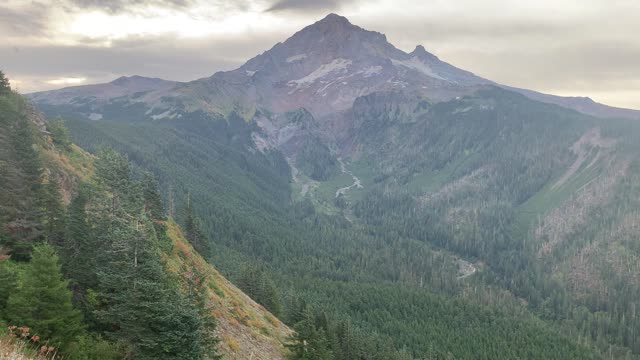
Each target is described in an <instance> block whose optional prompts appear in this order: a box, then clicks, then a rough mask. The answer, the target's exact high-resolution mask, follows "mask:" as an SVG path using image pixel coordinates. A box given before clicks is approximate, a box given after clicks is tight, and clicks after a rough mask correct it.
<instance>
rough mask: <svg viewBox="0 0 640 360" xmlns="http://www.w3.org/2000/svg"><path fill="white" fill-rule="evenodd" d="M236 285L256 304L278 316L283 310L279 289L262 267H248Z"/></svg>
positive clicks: (242, 272) (243, 270)
mask: <svg viewBox="0 0 640 360" xmlns="http://www.w3.org/2000/svg"><path fill="white" fill-rule="evenodd" d="M236 285H237V286H238V287H239V288H240V289H241V290H242V291H243V292H244V293H245V294H247V295H249V297H251V298H252V299H253V300H254V301H255V302H257V303H258V304H260V305H262V306H264V307H265V308H266V309H267V310H269V311H270V312H271V313H272V314H274V315H276V316H278V315H279V314H280V312H281V310H282V304H281V302H280V294H279V292H278V289H277V287H276V285H275V283H274V282H273V280H272V279H271V277H270V276H269V274H268V273H267V272H266V271H265V270H264V268H263V267H262V266H255V265H246V266H245V267H244V268H243V269H242V271H241V273H240V276H239V277H238V280H237V281H236Z"/></svg>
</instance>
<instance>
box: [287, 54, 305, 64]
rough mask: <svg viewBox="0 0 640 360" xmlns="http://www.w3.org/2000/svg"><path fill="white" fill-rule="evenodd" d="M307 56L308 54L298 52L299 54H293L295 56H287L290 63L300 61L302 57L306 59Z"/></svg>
mask: <svg viewBox="0 0 640 360" xmlns="http://www.w3.org/2000/svg"><path fill="white" fill-rule="evenodd" d="M306 58H307V54H298V55H293V56H289V57H288V58H287V62H288V63H292V62H294V61H300V60H302V59H306Z"/></svg>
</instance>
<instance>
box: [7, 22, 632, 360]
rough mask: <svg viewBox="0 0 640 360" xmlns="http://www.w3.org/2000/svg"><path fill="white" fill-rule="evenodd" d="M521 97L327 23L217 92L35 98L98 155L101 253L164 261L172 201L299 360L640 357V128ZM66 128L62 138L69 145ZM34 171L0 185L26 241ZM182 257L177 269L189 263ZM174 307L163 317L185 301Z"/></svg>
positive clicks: (25, 247)
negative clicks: (160, 255)
mask: <svg viewBox="0 0 640 360" xmlns="http://www.w3.org/2000/svg"><path fill="white" fill-rule="evenodd" d="M127 84H128V85H127ZM126 86H129V87H130V88H127V87H126ZM141 86H145V88H144V89H145V90H144V91H139V92H133V89H138V88H140V87H141ZM101 88H106V89H111V90H110V91H108V92H100V91H99V89H101ZM113 89H117V90H118V91H113ZM85 90H86V91H85ZM521 92H523V93H525V95H526V94H529V97H527V96H524V95H522V94H520V93H517V92H513V91H510V90H507V89H505V87H501V86H499V85H497V84H495V83H493V82H491V81H489V80H486V79H482V78H480V77H477V76H475V75H473V74H471V73H469V72H466V71H464V70H461V69H457V68H455V67H453V66H452V65H450V64H447V63H445V62H443V61H441V60H440V59H438V58H437V57H436V56H435V55H433V54H430V53H428V52H427V51H426V50H425V49H424V48H422V47H421V46H419V47H417V48H416V49H415V50H414V51H413V52H411V53H405V52H404V51H401V50H399V49H397V48H395V47H394V46H393V45H392V44H390V43H388V42H387V40H386V37H385V36H384V35H383V34H380V33H377V32H372V31H367V30H364V29H362V28H359V27H357V26H355V25H352V24H351V23H349V22H348V20H347V19H346V18H342V17H340V16H337V15H333V14H332V15H329V16H327V17H326V18H325V19H323V20H321V21H319V22H317V23H316V24H313V25H311V26H309V27H306V28H304V29H302V30H301V31H299V32H297V33H296V34H294V35H293V36H292V37H291V38H289V39H288V40H286V41H285V42H282V43H278V44H276V45H275V46H274V47H273V48H272V49H270V50H269V51H267V52H265V53H263V54H261V55H258V56H256V57H255V58H253V59H251V60H249V61H248V62H247V63H246V64H244V65H243V66H241V67H240V68H238V69H235V70H232V71H227V72H218V73H216V74H214V75H213V76H211V77H208V78H204V79H198V80H194V81H191V82H188V83H179V84H167V83H166V82H158V81H152V79H144V78H139V77H138V78H128V79H125V80H122V79H119V80H116V81H114V82H112V83H109V84H103V85H100V86H92V87H74V88H69V89H63V90H60V91H51V92H44V93H37V94H33V95H31V98H32V99H34V101H35V102H36V103H37V105H38V106H39V108H40V109H42V110H43V111H44V112H45V113H46V114H48V115H49V117H51V118H56V117H57V116H62V117H64V118H65V123H66V126H68V128H69V132H70V135H71V137H72V138H73V141H74V142H75V143H76V144H78V145H79V146H80V147H82V148H83V149H85V150H87V151H88V152H90V153H92V154H94V155H95V156H97V160H95V165H90V166H89V167H88V169H94V168H95V171H93V170H92V171H86V172H85V173H91V172H95V175H93V177H91V179H92V180H91V179H90V180H86V179H85V181H84V182H85V183H88V184H89V185H91V186H84V187H79V189H84V188H85V187H86V188H87V190H86V191H87V193H86V195H83V196H84V199H86V200H83V201H86V204H87V205H86V206H85V207H84V208H85V209H86V211H87V212H88V213H92V214H93V213H95V219H94V220H92V221H95V222H93V223H91V226H90V227H89V228H88V230H87V231H97V232H96V233H97V234H99V235H101V236H104V237H105V240H104V243H100V244H103V245H101V246H105V247H104V248H100V247H97V246H91V249H89V250H88V251H89V252H88V253H89V254H92V253H95V252H96V249H97V250H99V251H97V253H98V254H100V256H103V257H105V260H108V259H109V256H110V255H109V254H113V253H115V252H117V249H118V248H117V247H118V246H123V245H122V243H121V242H119V240H118V239H121V234H122V233H130V234H132V235H135V238H140V239H145V240H140V242H139V244H140V246H142V248H145V249H147V250H145V251H143V252H142V254H143V255H144V254H146V253H148V252H149V251H155V250H153V249H155V247H157V248H158V249H159V250H158V251H165V250H163V249H165V248H164V246H168V242H166V239H167V237H166V236H164V235H166V234H167V231H166V229H167V227H168V229H170V230H172V229H174V227H173V226H174V225H173V223H171V222H166V221H165V220H164V217H163V216H160V215H161V214H164V212H162V211H159V210H157V209H160V205H161V204H162V205H164V206H165V208H166V209H167V211H166V213H168V214H169V215H170V216H171V217H173V218H175V219H177V222H178V223H180V224H181V225H182V226H183V229H184V230H185V239H186V240H187V241H188V242H189V243H190V244H191V246H193V248H194V249H195V250H196V251H197V252H199V253H200V254H201V255H202V257H203V258H204V259H206V260H207V261H208V262H210V263H213V264H215V265H216V267H217V268H218V269H220V271H221V273H222V274H223V275H224V276H226V277H227V278H229V279H230V280H232V281H233V282H234V283H235V284H237V286H238V287H239V288H240V289H241V290H242V291H244V292H245V293H246V294H247V295H248V296H250V297H251V298H253V299H254V300H255V301H257V302H258V303H259V304H261V306H264V307H265V308H266V309H267V310H269V311H270V312H271V313H272V314H274V315H276V316H278V317H279V318H280V319H281V320H282V321H283V322H284V323H285V324H287V325H288V326H290V327H291V328H293V330H295V333H292V335H291V336H290V337H289V338H288V340H286V347H287V348H288V349H289V350H288V351H289V355H290V357H291V358H293V359H354V358H361V359H422V358H428V359H430V358H435V359H447V358H454V359H478V358H482V359H500V358H504V359H513V358H532V359H589V358H594V359H595V358H611V359H614V358H615V359H637V358H640V342H639V341H638V339H639V337H638V334H640V319H639V318H638V316H637V313H636V306H637V299H638V295H640V282H639V281H638V279H639V278H640V268H639V267H638V266H637V263H638V261H637V260H638V259H639V258H640V253H639V251H640V247H638V234H639V232H638V231H639V229H638V223H639V221H638V219H639V218H638V216H639V215H640V214H639V213H638V210H637V208H638V204H639V203H638V201H639V200H640V192H639V190H640V189H638V186H637V181H638V179H639V177H640V164H639V163H638V162H639V161H640V160H639V159H640V156H638V155H640V147H639V146H638V144H640V141H638V140H640V125H638V124H639V123H638V122H634V121H632V120H624V119H605V118H598V117H594V116H591V115H586V113H597V114H600V113H601V112H599V111H585V112H584V113H581V112H578V111H575V110H572V109H571V106H567V107H562V106H558V105H553V104H550V103H554V102H555V103H558V102H559V103H564V102H563V101H560V100H559V98H556V97H553V99H552V100H553V101H551V100H550V101H548V102H550V103H545V102H538V101H535V100H532V99H531V98H532V96H530V95H531V94H530V93H528V92H527V91H521ZM113 94H115V95H113ZM112 95H113V96H112ZM538 95H540V94H538ZM533 97H534V98H535V96H533ZM565 100H566V99H565ZM594 106H595V105H594ZM596 107H598V106H596ZM593 109H594V108H591V110H593ZM623 112H624V113H625V114H627V115H628V117H629V118H632V117H633V114H635V112H634V111H631V110H629V111H623ZM615 113H620V112H615ZM56 124H57V125H56ZM59 124H61V123H60V122H50V123H49V124H48V125H47V126H48V127H54V126H56V128H57V130H56V131H53V129H50V132H51V135H52V139H53V140H52V141H53V143H54V144H56V142H58V143H63V144H64V143H67V144H68V143H69V141H68V140H56V139H60V138H64V134H65V131H64V130H63V129H64V127H62V126H59ZM18 129H19V127H16V130H15V131H16V135H15V137H17V136H23V135H21V133H20V132H18ZM56 133H58V134H61V135H55V134H56ZM61 136H62V137H61ZM12 138H14V137H7V140H6V141H9V140H10V139H12ZM55 146H58V145H55ZM23 148H24V146H23ZM109 148H111V149H115V151H117V152H119V153H122V154H125V155H126V157H127V158H128V159H130V160H131V164H129V163H128V162H127V161H125V160H124V158H123V157H122V156H120V155H118V153H115V152H113V151H105V150H104V149H109ZM23 150H24V151H23ZM23 150H21V151H20V154H23V153H24V154H26V155H20V156H31V155H28V154H29V151H28V149H23ZM69 151H80V150H79V149H77V148H75V147H73V146H71V150H69ZM79 153H82V152H79ZM11 154H13V153H11ZM83 156H85V155H83ZM33 157H34V156H31V157H25V158H24V159H30V158H33ZM12 159H13V158H11V159H9V158H8V159H7V160H6V161H15V160H12ZM21 161H22V160H21ZM25 161H26V162H25V164H29V163H31V162H30V160H29V161H27V160H25ZM90 163H93V162H90ZM36 168H37V166H28V165H25V166H23V167H21V168H20V169H22V170H20V171H21V172H20V174H22V175H20V176H22V177H24V178H25V179H31V180H27V181H23V180H22V178H15V179H13V178H11V177H10V176H14V175H10V176H9V175H7V176H9V177H7V179H8V180H7V181H14V183H15V186H17V187H18V189H21V190H20V191H22V193H21V194H22V195H20V197H19V198H18V199H22V200H20V201H21V202H20V203H19V204H17V205H15V206H14V207H16V208H19V209H22V208H24V210H20V211H23V212H24V216H23V218H24V219H25V221H24V222H23V223H27V224H28V223H35V224H40V223H41V222H40V221H39V220H38V221H34V220H32V217H33V216H35V215H32V212H29V210H28V209H30V206H31V205H29V204H32V203H34V202H35V201H36V200H35V199H34V198H33V196H31V195H30V194H32V192H30V191H28V190H27V188H26V187H28V186H36V185H33V184H36V183H38V181H36V180H34V179H36V178H39V176H40V175H39V173H38V172H37V171H36V170H35V169H36ZM143 169H144V170H149V171H150V172H152V173H153V176H150V175H144V176H143V175H142V172H143ZM12 174H13V173H12ZM16 174H17V173H16ZM29 174H31V175H29ZM15 176H18V175H15ZM154 177H155V178H157V179H158V187H157V188H156V187H155V185H153V184H154V182H153V181H151V179H152V178H154ZM30 184H31V185H30ZM39 186H40V185H37V186H36V188H38V187H39ZM78 194H80V195H82V194H85V193H83V192H79V193H78ZM71 195H72V196H71V197H70V199H71V205H70V208H69V211H70V210H71V209H72V208H73V204H74V199H76V200H75V201H79V200H77V199H78V195H76V194H75V193H74V194H71ZM5 196H9V195H5ZM80 199H83V197H81V198H80ZM151 200H152V202H149V201H151ZM20 206H22V207H20ZM154 209H156V210H154ZM105 213H107V214H110V216H107V217H105V215H104V214H105ZM154 214H155V215H154ZM7 224H9V225H8V226H5V228H7V229H9V230H11V229H12V225H11V224H12V223H9V222H7ZM45 224H48V223H45ZM52 224H53V223H52ZM66 226H68V225H66ZM57 228H58V227H56V226H53V225H51V226H48V227H46V228H45V227H43V228H42V229H39V228H38V229H31V228H26V230H24V231H23V232H22V234H24V235H23V236H22V237H16V236H13V237H8V238H7V240H6V242H7V244H10V246H11V248H12V249H15V250H14V252H15V255H12V256H15V259H16V260H22V261H24V260H27V259H28V257H29V254H30V253H31V252H30V245H31V242H32V241H33V239H36V238H38V236H44V235H39V234H41V233H43V232H44V231H45V230H46V229H51V230H50V231H54V229H57ZM134 228H135V229H134ZM113 229H115V230H117V231H116V232H113V231H112V230H113ZM170 232H171V231H170ZM60 233H61V234H67V233H70V231H69V230H64V231H61V232H60ZM140 234H142V235H144V236H142V235H140ZM138 235H140V236H138ZM169 238H172V237H171V236H169ZM154 239H155V240H154ZM172 239H174V241H173V243H174V246H175V248H176V249H178V250H180V246H182V245H179V244H182V243H183V242H180V241H176V240H175V239H176V237H173V238H172ZM109 244H113V245H109ZM136 244H138V242H136ZM149 244H150V245H149ZM154 244H155V245H154ZM94 245H95V244H94ZM109 246H111V247H109ZM113 246H115V247H116V248H113ZM148 246H152V247H150V248H149V247H148ZM154 246H155V247H154ZM127 249H129V248H127V247H124V248H123V250H122V251H130V250H127ZM135 249H138V248H137V247H135V248H134V250H135ZM149 249H152V250H149ZM61 251H62V250H61ZM118 251H119V250H118ZM134 253H135V251H134ZM173 254H176V252H175V251H174V252H173ZM177 254H178V257H175V256H174V258H173V261H167V264H169V265H173V266H175V265H176V264H178V265H179V266H178V267H181V266H183V265H181V264H182V263H181V261H182V260H178V258H180V259H185V258H189V257H190V256H191V255H188V254H192V250H191V248H188V249H187V250H184V251H183V250H180V251H179V252H178V253H177ZM180 254H182V255H180ZM165 255H166V254H165ZM61 258H62V260H63V261H62V270H63V271H65V269H66V268H69V265H65V262H64V259H65V257H64V252H62V253H61ZM96 262H100V263H103V264H104V263H105V262H103V261H102V260H101V259H100V258H96ZM106 263H108V262H106ZM195 263H200V262H199V261H197V262H195ZM83 264H84V263H83ZM154 264H155V263H154ZM65 266H66V267H65ZM154 266H155V265H154ZM70 268H71V269H73V268H74V266H73V265H71V267H70ZM170 268H171V266H170ZM174 270H175V269H174ZM146 273H147V272H145V274H146ZM150 273H153V274H155V273H154V272H152V271H151V270H150ZM170 273H171V272H170ZM82 274H92V273H91V272H82ZM96 274H97V279H93V280H92V281H93V282H92V283H91V284H92V285H91V286H96V285H95V284H98V285H97V289H94V290H95V291H96V296H97V299H99V301H104V302H106V304H107V305H108V304H109V301H111V302H116V303H118V302H119V301H124V300H122V299H120V298H119V297H117V296H114V295H112V294H111V293H112V292H111V290H109V292H108V297H107V298H104V299H103V300H100V294H101V292H100V291H101V290H100V284H101V283H102V284H113V289H114V291H115V293H116V294H117V291H116V290H118V289H120V288H118V287H117V284H118V282H117V281H115V280H114V279H117V276H124V275H118V274H119V273H118V272H114V271H110V269H97V272H96ZM154 276H155V275H154ZM167 277H168V278H169V279H172V277H171V276H169V275H167ZM72 279H73V277H72ZM153 279H154V281H157V282H160V283H164V280H163V279H160V278H155V277H154V278H153ZM187 280H188V279H186V278H184V277H182V278H180V277H179V280H178V282H180V283H181V284H182V288H183V289H184V287H185V283H187V284H188V281H187ZM91 286H89V285H86V284H85V285H82V284H81V285H80V287H79V289H80V294H84V293H83V291H84V292H87V293H88V290H87V288H91V289H93V287H91ZM187 288H188V286H187ZM211 289H213V291H214V293H215V292H216V290H215V287H212V288H209V289H208V290H211ZM120 290H121V289H120ZM102 291H103V293H102V294H103V296H104V291H105V290H104V289H102ZM135 293H136V292H133V294H135ZM180 294H182V297H180V296H177V295H175V294H174V295H171V296H169V295H167V296H168V297H167V298H162V297H158V299H160V300H161V299H165V300H163V301H166V302H169V303H171V304H175V303H177V302H179V301H187V303H188V302H189V300H190V297H189V296H185V294H184V291H183V292H181V293H180ZM187 294H190V292H187ZM218 295H219V294H218ZM220 297H222V296H221V295H220ZM85 298H86V296H85V297H84V298H82V297H81V299H85ZM214 298H215V297H214ZM225 301H226V300H225ZM98 304H99V307H100V309H101V310H102V309H103V307H102V303H101V302H99V303H98ZM197 304H198V301H196V305H197ZM227 304H231V305H233V302H230V303H227ZM163 306H164V305H163ZM194 306H195V305H194ZM104 309H105V310H104V311H105V312H106V313H107V314H108V313H109V310H110V309H111V308H110V307H109V306H106V307H105V308H104ZM184 309H185V311H188V310H189V309H190V308H189V307H186V308H184ZM197 312H198V311H197V306H196V313H197ZM99 313H100V312H99ZM234 313H235V314H236V315H238V314H242V313H243V312H241V311H235V310H234ZM85 314H86V310H85ZM92 314H93V313H92ZM121 314H122V313H116V314H114V315H111V316H117V315H121ZM85 316H86V315H85ZM96 316H97V315H96ZM184 316H185V318H184V319H185V320H188V319H191V318H189V317H188V316H189V314H187V313H185V314H184ZM223 318H225V317H223ZM107 319H109V320H108V321H110V322H107V323H106V324H113V322H114V321H116V320H117V318H115V320H114V318H107ZM225 319H226V320H224V321H223V320H220V324H221V325H222V324H225V326H228V325H229V324H231V325H233V324H234V323H233V319H232V320H229V319H230V318H229V317H226V318H225ZM240 319H245V320H246V321H244V322H243V321H241V320H240ZM240 319H238V318H237V317H236V318H235V320H236V321H239V322H240V323H242V324H244V325H249V326H252V325H251V324H254V325H256V326H257V327H258V328H261V325H259V324H255V321H258V320H259V319H255V318H251V316H250V315H249V317H248V318H247V317H244V316H240ZM104 321H105V320H103V319H102V318H100V317H96V318H95V325H91V326H102V328H99V329H102V330H94V331H104V334H105V339H106V340H107V341H111V342H113V341H120V342H124V343H125V344H137V343H139V341H137V339H131V338H119V337H118V332H117V331H115V332H114V331H112V330H113V329H110V330H109V331H107V330H106V329H105V326H107V325H105V322H104ZM201 321H202V319H201ZM268 322H269V321H268ZM276 324H277V323H276ZM272 325H274V324H272ZM274 326H275V325H274ZM254 328H255V327H254ZM89 329H92V328H91V327H89ZM262 333H263V335H268V334H273V332H272V330H269V329H267V330H265V331H263V332H262ZM286 333H287V331H282V332H279V333H278V334H279V335H278V338H281V335H282V334H286ZM101 334H102V333H101ZM222 340H223V343H224V344H226V345H222V343H221V345H220V347H219V348H220V349H227V348H230V349H233V345H232V343H231V342H225V341H224V338H223V339H222ZM193 341H194V344H201V341H202V340H201V339H196V338H194V339H193ZM198 341H200V343H198ZM110 344H113V343H110ZM127 351H141V350H138V349H135V348H132V349H128V350H127ZM240 353H241V354H246V353H244V352H240ZM190 356H191V355H190Z"/></svg>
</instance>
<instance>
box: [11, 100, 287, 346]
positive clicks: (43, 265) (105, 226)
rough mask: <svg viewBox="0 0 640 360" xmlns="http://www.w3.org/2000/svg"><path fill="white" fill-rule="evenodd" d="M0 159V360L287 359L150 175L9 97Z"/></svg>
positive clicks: (255, 309)
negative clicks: (89, 147)
mask: <svg viewBox="0 0 640 360" xmlns="http://www.w3.org/2000/svg"><path fill="white" fill-rule="evenodd" d="M0 156H1V161H0V164H1V167H0V176H1V179H2V184H3V186H2V188H1V189H0V199H2V202H1V204H2V207H1V208H0V210H1V211H0V240H1V242H0V325H3V326H2V327H3V330H2V331H3V333H4V331H5V329H8V331H9V332H8V333H7V334H6V335H2V336H1V337H0V339H1V340H0V341H1V343H2V352H3V354H2V356H25V357H26V356H29V357H30V356H32V355H31V354H33V356H34V357H36V356H44V357H46V358H49V357H52V356H54V354H56V355H57V357H64V358H68V359H76V358H77V359H119V358H123V357H127V358H136V359H145V358H148V359H178V358H190V359H196V358H217V357H218V356H219V354H224V355H227V357H228V358H237V359H244V358H247V357H252V356H253V358H255V359H277V358H284V354H285V353H286V350H285V348H284V346H283V343H284V342H285V341H286V339H287V337H288V336H289V335H290V333H291V330H289V329H288V328H287V327H286V326H285V325H283V324H282V323H281V322H280V321H279V320H278V319H277V318H275V317H274V316H273V315H271V314H270V313H269V312H268V311H267V310H265V309H264V308H263V307H261V306H259V305H257V304H256V303H255V302H253V300H251V299H250V298H249V297H248V296H246V295H245V294H243V293H242V291H240V290H238V289H237V288H236V287H234V286H233V285H232V284H231V283H229V282H228V281H227V280H226V279H225V278H224V277H222V276H221V275H220V274H219V273H218V272H217V271H216V270H215V269H214V268H213V267H212V266H211V265H210V264H208V263H206V262H205V261H204V260H203V259H202V258H201V257H200V256H199V255H198V254H197V253H196V252H195V251H194V250H193V248H192V247H191V245H190V244H189V243H188V242H187V240H186V239H185V236H183V233H182V230H181V229H180V228H179V226H178V225H176V224H175V222H173V221H172V220H168V219H167V218H166V215H165V210H164V207H163V205H162V202H161V197H160V190H159V188H158V187H157V182H156V181H155V179H154V178H153V177H152V176H151V175H150V174H149V173H144V172H141V171H138V170H133V169H132V168H131V166H130V163H129V161H128V160H127V159H126V158H125V157H124V156H122V155H120V154H118V153H116V152H114V151H112V150H104V151H103V152H102V153H101V154H100V155H99V156H98V157H94V156H92V155H89V154H88V153H86V152H85V151H83V150H81V149H80V148H79V147H77V146H76V145H74V144H73V143H72V142H71V141H70V138H69V136H68V131H67V130H66V128H65V127H64V124H63V123H62V121H61V120H56V121H50V122H45V121H44V119H43V118H42V117H41V116H40V115H39V114H38V113H37V112H36V111H35V110H34V109H33V108H32V107H31V105H29V103H27V102H26V101H25V100H24V99H23V98H22V97H21V96H20V95H18V94H15V93H12V92H10V91H8V92H6V93H4V94H3V95H1V96H0ZM190 217H194V215H193V214H190ZM187 230H188V232H187V234H186V237H187V238H190V239H193V238H194V233H197V234H198V236H200V234H202V232H201V230H200V229H199V228H198V227H197V225H192V226H191V227H189V228H188V229H187ZM204 241H205V242H208V240H204ZM20 329H26V330H24V331H22V332H21V331H18V330H20ZM25 334H26V335H25ZM14 335H15V338H14V337H13V336H14ZM41 345H43V346H44V348H45V349H46V351H45V353H41V352H40V346H41ZM3 358H4V357H3ZM16 358H19V357H16Z"/></svg>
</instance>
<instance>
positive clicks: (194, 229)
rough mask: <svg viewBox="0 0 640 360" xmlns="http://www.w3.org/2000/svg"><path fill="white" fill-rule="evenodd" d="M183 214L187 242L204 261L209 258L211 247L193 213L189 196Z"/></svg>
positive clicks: (198, 220)
mask: <svg viewBox="0 0 640 360" xmlns="http://www.w3.org/2000/svg"><path fill="white" fill-rule="evenodd" d="M184 212H185V219H184V230H185V232H186V237H187V241H189V243H190V244H191V245H192V246H193V248H194V249H196V251H197V252H198V253H200V255H202V257H204V258H205V259H206V258H208V257H209V254H210V251H211V246H210V243H209V238H208V237H207V236H206V235H205V234H204V232H203V231H202V229H201V225H200V222H201V221H200V219H198V218H197V217H196V216H195V214H194V213H193V207H192V205H191V195H188V196H187V205H186V207H185V210H184Z"/></svg>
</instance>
